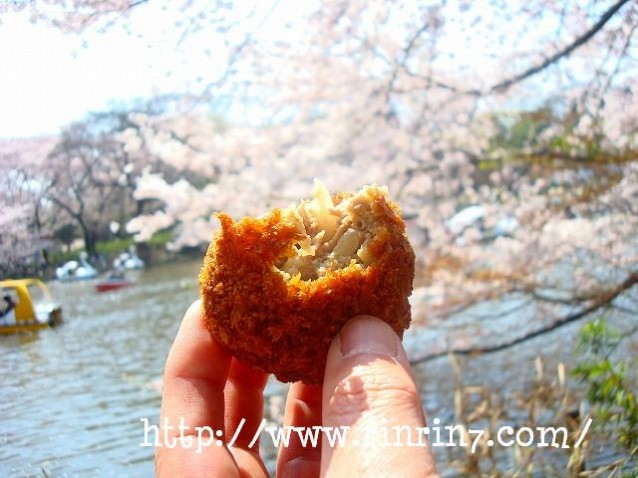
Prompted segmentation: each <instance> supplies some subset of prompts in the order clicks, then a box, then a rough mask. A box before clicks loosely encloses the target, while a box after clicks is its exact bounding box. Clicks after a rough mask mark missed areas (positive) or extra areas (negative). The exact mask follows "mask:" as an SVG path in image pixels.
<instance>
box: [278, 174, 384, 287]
mask: <svg viewBox="0 0 638 478" xmlns="http://www.w3.org/2000/svg"><path fill="white" fill-rule="evenodd" d="M285 213H286V214H289V215H290V217H292V219H293V221H294V222H295V224H296V225H297V229H298V231H299V232H300V234H301V235H302V236H303V238H302V239H301V240H299V241H297V242H296V243H295V247H294V249H295V255H293V256H291V257H283V258H281V259H280V260H279V261H278V262H277V263H276V264H275V268H276V269H277V270H278V271H279V272H280V273H281V274H282V275H283V276H284V278H285V279H286V280H290V279H291V278H293V277H295V276H298V277H299V278H300V279H301V280H316V279H318V278H320V277H323V276H325V275H326V273H327V271H330V270H336V269H342V268H345V267H348V266H349V265H351V264H354V265H355V266H357V267H360V268H362V269H364V268H366V267H367V266H369V265H370V264H372V263H373V262H374V261H375V258H374V257H373V255H372V254H371V252H370V250H369V247H368V245H369V243H370V241H371V239H372V238H373V237H374V232H375V229H376V227H375V222H374V217H373V213H372V211H371V208H370V205H369V200H368V198H367V197H366V191H365V188H364V190H362V191H360V192H358V193H357V194H355V195H353V196H352V197H349V198H346V199H344V200H342V201H341V202H339V203H338V204H336V205H335V204H334V202H333V200H332V198H331V197H330V193H329V192H328V190H327V188H326V186H325V185H324V184H323V183H321V182H320V181H318V180H315V186H314V192H313V197H312V199H310V200H305V201H302V202H301V204H299V205H298V206H297V207H294V206H292V207H290V208H289V209H286V210H285Z"/></svg>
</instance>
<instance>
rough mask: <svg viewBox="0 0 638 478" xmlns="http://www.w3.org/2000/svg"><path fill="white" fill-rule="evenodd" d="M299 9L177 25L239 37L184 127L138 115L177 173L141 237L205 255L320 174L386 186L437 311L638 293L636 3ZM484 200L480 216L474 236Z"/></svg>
mask: <svg viewBox="0 0 638 478" xmlns="http://www.w3.org/2000/svg"><path fill="white" fill-rule="evenodd" d="M282 4H283V2H274V3H272V4H268V5H265V6H264V5H263V4H262V3H261V2H259V3H258V4H255V5H254V8H253V9H252V10H250V9H248V8H247V7H246V4H245V3H244V2H225V1H216V2H196V1H188V2H183V3H180V4H179V5H178V6H176V7H172V9H171V10H170V12H168V13H167V14H170V15H175V16H176V25H177V27H178V28H180V29H181V31H182V33H183V35H182V37H183V38H187V37H189V36H196V35H198V34H200V33H201V32H202V31H206V32H216V33H218V34H219V35H222V36H223V38H224V45H225V46H224V48H222V49H220V50H219V51H215V52H211V53H210V54H211V55H216V56H217V57H219V58H223V59H224V67H223V68H222V69H221V70H215V71H212V70H211V75H210V77H208V78H205V80H206V81H205V82H204V83H205V85H204V86H203V87H200V88H197V89H193V90H192V91H191V92H190V94H189V95H186V96H185V98H184V100H185V103H186V105H187V106H186V107H185V108H184V109H183V110H182V112H181V113H180V114H177V113H175V112H173V113H172V114H170V115H169V114H165V115H148V114H143V113H142V114H132V115H130V116H129V120H130V121H131V123H132V124H134V126H133V127H131V128H129V129H128V130H126V131H124V132H121V136H118V138H119V139H118V141H123V142H124V144H125V145H126V146H124V148H125V149H126V150H127V151H129V152H131V154H150V155H151V156H152V157H153V158H155V159H156V160H157V161H159V162H160V163H162V164H163V165H164V169H155V170H148V171H146V172H145V173H144V174H143V175H142V176H141V177H140V179H139V181H138V182H137V188H136V192H135V198H136V199H137V200H138V201H155V202H156V203H160V204H161V206H160V207H159V208H157V209H156V210H154V211H151V212H149V213H148V214H141V215H138V216H137V217H136V218H135V219H133V220H132V221H131V222H129V223H128V229H129V231H131V232H134V233H135V234H137V237H138V239H140V240H144V239H147V238H148V237H150V235H152V234H153V232H156V231H158V230H160V229H164V228H168V227H174V228H175V230H176V236H175V240H174V242H173V243H172V246H173V247H176V248H177V247H180V246H181V245H197V244H202V245H203V244H205V243H206V242H207V240H208V238H209V237H210V234H211V232H212V230H213V229H214V227H215V221H214V220H213V219H211V214H212V213H213V212H214V211H217V210H228V211H229V212H231V213H232V214H234V215H236V216H238V215H242V214H258V213H261V212H263V211H265V210H266V209H268V208H269V207H272V206H278V205H287V204H288V203H289V202H290V201H293V200H296V199H297V198H299V197H300V196H306V195H308V194H309V192H310V184H311V181H312V179H313V178H314V177H318V178H320V179H322V180H323V181H324V182H326V184H327V185H328V187H329V188H330V189H332V190H340V189H354V188H357V187H359V186H361V185H362V184H365V183H372V182H376V183H383V184H387V185H388V187H389V190H390V194H391V196H392V197H393V198H395V199H396V200H398V201H399V202H400V204H401V205H402V207H403V209H404V212H405V215H406V218H407V219H408V223H409V233H410V236H411V239H412V242H413V244H414V245H415V248H416V250H417V254H418V256H419V259H420V264H421V265H420V274H419V285H421V286H422V287H423V288H424V290H421V292H423V296H427V297H429V299H428V303H427V310H428V314H429V316H430V318H432V316H437V315H441V316H445V315H448V314H449V313H451V312H453V311H458V310H461V309H464V308H467V307H470V306H471V305H472V304H475V303H477V302H482V301H485V300H490V299H495V298H498V297H504V296H511V295H516V296H517V297H519V299H520V300H521V301H523V302H525V303H527V302H529V304H531V305H530V306H531V307H533V308H534V309H535V311H536V312H535V313H536V317H539V318H540V317H550V320H549V322H550V323H558V322H556V320H558V321H559V322H560V318H561V317H562V318H564V317H566V315H565V314H566V313H567V312H566V311H567V309H569V310H572V309H574V310H576V311H577V312H576V314H578V311H587V310H597V309H596V308H600V307H605V306H608V305H610V304H617V303H618V301H617V300H616V299H617V298H618V295H619V294H622V295H623V298H625V299H626V298H627V297H629V298H631V294H632V291H633V290H634V289H633V285H634V284H635V273H636V271H635V269H634V267H633V266H632V264H633V263H635V260H634V259H635V258H636V244H635V231H636V229H637V225H638V224H637V223H636V215H635V210H634V209H633V206H632V204H633V203H634V202H635V199H636V197H635V195H636V191H635V188H634V185H635V184H636V169H635V168H636V151H637V149H638V144H637V142H638V136H637V133H638V124H637V122H636V118H637V117H638V114H637V113H638V110H637V106H636V105H638V102H637V101H636V100H635V95H636V90H637V87H638V85H637V83H636V79H635V78H637V77H638V76H637V75H636V66H637V62H636V53H637V52H636V46H635V40H636V25H638V6H637V5H636V3H635V2H632V1H629V0H615V1H614V0H608V1H604V2H601V1H595V0H589V1H583V2H563V1H554V0H532V1H529V2H524V3H514V2H501V1H496V0H493V1H484V2H447V3H445V2H434V1H426V2H412V3H407V4H406V3H403V2H395V1H370V2H353V1H347V0H320V1H316V2H308V3H306V4H305V7H304V8H303V9H301V11H300V12H299V13H298V17H291V16H290V15H286V11H285V5H283V6H282ZM42 5H43V4H42V3H40V2H31V3H30V4H29V6H28V7H27V8H26V9H25V10H28V11H29V12H30V14H31V15H32V17H33V18H34V19H35V20H36V21H42V20H46V21H52V22H54V23H55V24H57V25H59V26H60V27H61V28H64V29H67V30H69V31H75V32H78V31H84V30H85V29H87V28H100V29H102V28H107V27H109V26H110V25H113V24H116V23H118V24H122V23H126V22H127V19H128V18H132V17H133V16H134V15H136V12H143V11H144V9H146V8H151V5H150V3H147V2H143V1H142V2H140V1H131V0H110V1H107V0H103V1H98V2H94V1H88V0H73V1H71V2H67V1H61V0H60V1H57V2H50V3H48V4H47V8H43V6H42ZM56 5H57V6H59V7H60V8H58V9H56V8H55V6H56ZM69 6H72V7H73V8H68V7H69ZM226 97H232V98H234V99H235V101H234V105H235V106H234V107H235V110H232V111H231V113H232V114H231V116H232V117H231V118H230V119H229V120H228V122H227V124H220V123H219V121H217V120H215V119H214V118H211V115H210V112H209V111H207V110H206V106H207V105H210V104H215V102H216V101H217V100H218V99H220V98H226ZM521 112H527V113H521ZM543 112H544V113H543ZM241 113H243V114H241ZM541 113H542V114H545V116H546V118H542V117H539V116H538V115H539V114H541ZM542 114H541V116H542ZM525 115H527V117H525ZM525 121H527V122H528V125H527V130H525V128H523V130H522V131H527V133H528V134H527V135H522V136H521V134H520V132H521V128H522V127H523V126H524V123H525ZM517 128H518V129H517ZM508 137H510V139H512V138H515V139H516V140H515V141H514V140H511V141H510V140H507V138H508ZM506 140H507V141H506ZM508 141H509V143H508ZM505 143H507V144H505ZM168 171H173V173H174V174H168ZM468 206H474V207H475V208H476V209H474V211H475V212H477V213H478V214H479V215H480V220H479V219H478V216H477V219H476V220H475V221H473V222H471V223H469V224H465V225H464V224H460V225H459V221H458V220H457V221H456V222H455V221H454V220H453V218H454V217H455V215H456V214H457V213H459V212H460V211H463V210H464V209H466V208H467V207H468ZM457 219H458V217H457ZM632 261H633V262H632ZM627 300H629V299H627ZM417 302H418V301H417ZM592 307H593V308H594V309H592ZM420 310H421V309H420V308H419V307H418V303H417V306H416V307H415V315H416V317H417V319H420V320H425V319H424V317H423V316H421V314H420ZM572 315H573V314H572ZM567 316H569V314H567Z"/></svg>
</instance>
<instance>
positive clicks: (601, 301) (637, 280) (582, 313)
mask: <svg viewBox="0 0 638 478" xmlns="http://www.w3.org/2000/svg"><path fill="white" fill-rule="evenodd" d="M636 284H638V272H632V273H631V274H630V275H629V276H628V277H627V278H626V279H625V280H624V281H623V282H622V283H620V284H619V285H617V286H616V287H614V288H613V289H611V290H610V291H607V292H606V293H604V294H601V295H600V296H599V297H598V299H597V300H595V301H594V302H593V303H592V304H591V305H589V306H587V307H585V308H584V309H581V310H579V311H578V312H574V313H573V314H568V315H566V316H564V317H562V318H560V319H558V320H556V321H555V322H553V323H551V324H549V325H547V326H545V327H541V328H540V329H537V330H534V331H532V332H529V333H527V334H524V335H522V336H520V337H517V338H515V339H513V340H510V341H507V342H503V343H500V344H496V345H487V346H485V347H460V348H457V349H452V350H446V351H443V352H435V353H431V354H426V355H423V356H420V357H417V358H415V359H412V360H410V363H411V364H412V365H415V364H419V363H422V362H427V361H429V360H432V359H435V358H439V357H443V356H445V355H448V354H449V353H454V354H457V355H480V354H486V353H492V352H498V351H501V350H505V349H508V348H510V347H513V346H514V345H518V344H520V343H523V342H526V341H528V340H530V339H533V338H535V337H539V336H541V335H544V334H546V333H548V332H551V331H553V330H556V329H558V328H560V327H562V326H564V325H567V324H569V323H571V322H575V321H577V320H580V319H582V318H583V317H586V316H588V315H589V314H592V313H594V312H596V311H598V310H600V309H601V308H603V307H606V306H609V305H610V304H611V303H612V302H613V301H614V300H615V299H616V298H617V297H618V296H620V295H621V294H623V293H624V292H626V291H628V290H629V289H631V288H632V287H633V286H635V285H636Z"/></svg>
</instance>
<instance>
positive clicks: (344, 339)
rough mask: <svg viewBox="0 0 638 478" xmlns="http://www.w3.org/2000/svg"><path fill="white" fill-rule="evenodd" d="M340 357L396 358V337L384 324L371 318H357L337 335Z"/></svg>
mask: <svg viewBox="0 0 638 478" xmlns="http://www.w3.org/2000/svg"><path fill="white" fill-rule="evenodd" d="M339 338H340V341H341V355H343V356H344V357H350V356H353V355H359V354H378V355H387V356H389V357H396V356H397V353H398V349H397V343H398V337H397V335H396V334H395V333H394V330H392V328H391V327H390V326H389V325H388V324H386V323H385V322H383V321H381V320H380V319H377V318H376V317H371V316H361V317H357V318H355V319H353V320H351V321H350V322H348V323H347V324H346V326H345V327H344V328H343V329H342V330H341V333H340V334H339Z"/></svg>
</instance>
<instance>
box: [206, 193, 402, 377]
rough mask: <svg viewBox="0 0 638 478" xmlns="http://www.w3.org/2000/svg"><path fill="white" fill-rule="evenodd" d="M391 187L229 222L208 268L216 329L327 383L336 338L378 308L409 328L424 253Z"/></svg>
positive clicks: (237, 351) (279, 369)
mask: <svg viewBox="0 0 638 478" xmlns="http://www.w3.org/2000/svg"><path fill="white" fill-rule="evenodd" d="M386 194H387V192H386V190H385V188H380V187H377V186H366V187H364V188H363V189H362V190H361V191H359V192H358V193H354V194H353V193H339V194H336V195H335V196H333V197H331V196H330V195H329V193H328V192H327V190H326V188H325V186H323V184H321V183H319V182H316V183H315V192H314V198H313V199H312V200H305V201H302V202H301V203H300V204H299V205H298V206H291V207H290V208H287V209H273V210H272V211H270V212H268V213H267V214H265V215H264V216H262V217H259V218H252V217H246V218H243V219H241V220H240V221H234V220H233V219H232V218H231V217H230V216H228V215H227V214H225V213H219V214H217V216H218V218H219V220H220V221H221V228H220V230H219V231H217V232H216V233H215V234H214V236H213V239H212V241H211V243H210V246H209V248H208V252H207V254H206V257H205V259H204V264H203V267H202V270H201V273H200V276H199V280H200V286H201V295H202V304H203V311H204V317H205V320H206V324H207V327H208V329H209V330H210V332H211V334H212V336H213V337H214V338H215V339H216V340H217V341H218V342H219V343H220V344H221V345H222V346H223V347H225V348H226V349H227V350H228V351H229V352H230V353H231V354H232V355H233V356H235V357H237V358H238V359H239V360H241V361H243V362H245V363H247V364H249V365H251V366H253V367H254V368H257V369H260V370H263V371H265V372H269V373H273V374H275V376H276V377H277V378H278V379H279V380H281V381H283V382H294V381H297V380H302V381H303V382H305V383H307V384H320V383H322V382H323V374H324V368H325V363H326V355H327V352H328V348H329V346H330V343H331V342H332V339H333V338H334V337H335V335H336V334H337V333H338V332H339V330H340V329H341V328H342V327H343V325H345V323H346V322H347V321H348V320H350V319H351V318H352V317H354V316H356V315H359V314H369V315H373V316H376V317H379V318H380V319H382V320H384V321H385V322H387V323H388V324H389V325H390V326H391V327H392V328H393V329H394V330H395V331H396V333H397V334H398V335H399V336H400V337H403V331H404V330H405V329H407V328H408V327H409V325H410V320H411V317H410V304H409V302H408V296H409V295H410V293H411V292H412V281H413V279H414V267H415V256H414V251H413V250H412V247H411V246H410V243H409V242H408V239H407V235H406V230H405V224H404V222H403V220H402V218H401V213H400V210H399V207H398V206H397V205H396V204H394V203H393V202H391V201H390V200H389V199H388V198H387V197H386Z"/></svg>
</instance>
